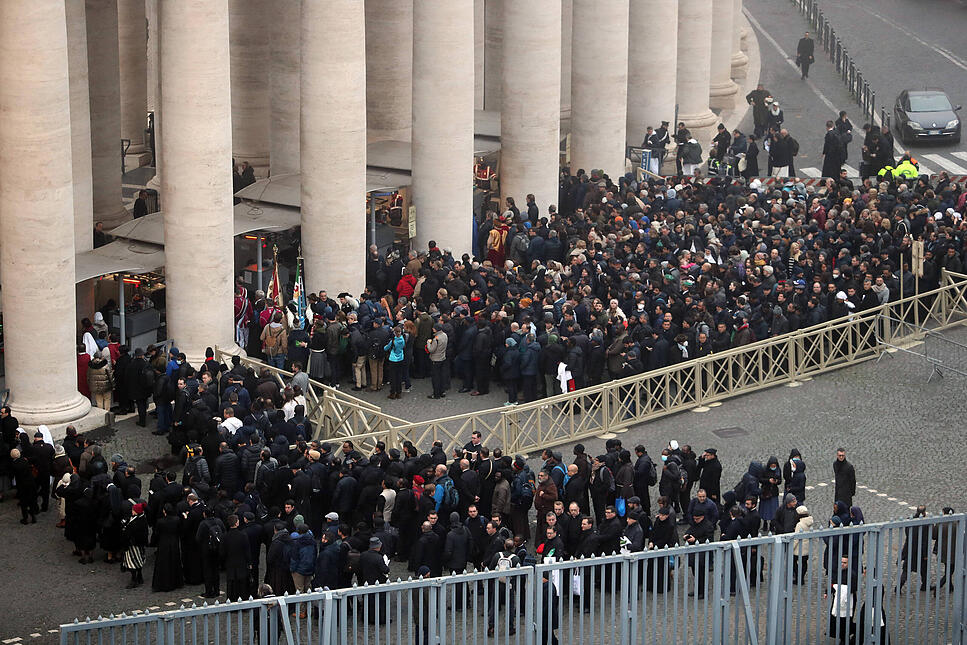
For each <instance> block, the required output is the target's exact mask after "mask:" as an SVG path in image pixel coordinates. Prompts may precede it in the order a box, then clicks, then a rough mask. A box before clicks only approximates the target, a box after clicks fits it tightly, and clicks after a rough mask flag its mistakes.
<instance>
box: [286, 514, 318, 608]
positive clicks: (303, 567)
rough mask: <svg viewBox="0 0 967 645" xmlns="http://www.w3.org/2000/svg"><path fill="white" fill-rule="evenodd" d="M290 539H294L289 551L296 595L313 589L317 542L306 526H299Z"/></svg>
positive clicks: (290, 569)
mask: <svg viewBox="0 0 967 645" xmlns="http://www.w3.org/2000/svg"><path fill="white" fill-rule="evenodd" d="M289 537H290V538H291V539H292V547H291V548H290V550H289V554H290V555H289V571H290V572H291V573H292V583H293V585H294V586H295V590H296V593H303V592H307V591H309V590H310V589H311V587H312V576H313V575H314V574H315V572H316V541H315V539H314V538H313V536H312V531H310V530H309V527H308V526H307V525H305V524H299V525H297V526H296V527H295V531H294V532H293V533H292V534H291V535H290V536H289ZM303 612H304V610H303ZM304 617H305V615H304V613H303V618H304Z"/></svg>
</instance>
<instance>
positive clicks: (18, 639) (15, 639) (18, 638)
mask: <svg viewBox="0 0 967 645" xmlns="http://www.w3.org/2000/svg"><path fill="white" fill-rule="evenodd" d="M22 640H23V639H22V638H20V637H19V636H17V637H15V638H8V639H6V640H5V641H3V644H4V645H10V643H16V642H18V641H22Z"/></svg>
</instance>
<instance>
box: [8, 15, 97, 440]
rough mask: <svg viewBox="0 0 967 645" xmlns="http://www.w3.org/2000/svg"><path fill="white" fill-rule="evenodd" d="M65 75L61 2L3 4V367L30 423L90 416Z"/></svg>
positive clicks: (17, 410) (18, 412)
mask: <svg viewBox="0 0 967 645" xmlns="http://www.w3.org/2000/svg"><path fill="white" fill-rule="evenodd" d="M115 50H116V48H115ZM68 69H69V64H68V45H67V16H66V9H65V5H64V0H4V2H2V3H0V113H2V114H3V118H2V119H0V265H2V269H0V271H2V274H3V299H4V307H3V325H4V338H5V345H4V355H5V361H4V363H5V365H6V385H7V387H8V388H10V396H11V398H10V405H11V407H12V408H13V413H14V415H15V416H16V417H17V418H18V419H20V422H21V423H22V424H24V425H28V424H30V425H34V424H41V423H45V424H56V423H66V422H69V421H74V420H76V419H79V418H81V417H82V416H84V415H85V414H86V413H87V412H88V411H89V410H90V409H91V403H90V401H89V400H88V399H87V398H85V397H84V396H82V395H81V394H80V393H79V392H78V391H77V368H76V364H77V363H76V359H75V356H76V354H77V352H76V338H77V337H76V331H75V327H74V325H75V323H74V227H73V224H72V220H73V218H74V205H73V203H74V188H73V176H72V169H71V156H72V147H71V146H70V145H65V142H68V141H70V138H71V132H70V127H71V124H70V119H68V118H65V116H66V115H68V114H70V107H71V105H70V104H71V91H70V90H71V88H70V79H69V77H68ZM38 323H39V325H40V327H38ZM41 330H42V333H43V338H42V342H38V340H39V339H38V332H40V331H41ZM40 366H42V367H40ZM39 367H40V368H39Z"/></svg>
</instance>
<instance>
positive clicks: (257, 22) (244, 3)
mask: <svg viewBox="0 0 967 645" xmlns="http://www.w3.org/2000/svg"><path fill="white" fill-rule="evenodd" d="M164 2H165V0H162V4H163V3H164ZM228 6H229V25H230V38H231V66H232V69H231V82H232V89H231V92H232V156H233V157H235V163H238V164H240V163H242V162H243V161H247V162H248V163H249V165H251V166H252V167H253V168H255V174H256V175H259V176H265V175H266V174H267V172H268V167H269V28H268V26H269V24H270V23H269V20H270V13H269V10H270V9H272V10H273V11H274V10H275V8H274V7H273V6H272V5H270V4H269V3H266V2H260V1H258V0H254V1H253V0H229V3H228Z"/></svg>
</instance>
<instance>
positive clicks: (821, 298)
mask: <svg viewBox="0 0 967 645" xmlns="http://www.w3.org/2000/svg"><path fill="white" fill-rule="evenodd" d="M834 129H835V125H834ZM965 197H967V193H965V192H964V189H963V187H962V186H960V185H958V184H955V183H952V182H950V181H949V179H948V178H946V176H943V175H941V177H940V178H939V180H937V181H934V182H931V180H929V179H928V178H927V177H919V178H917V179H910V180H903V179H900V178H895V177H892V176H890V177H887V178H885V179H884V180H883V181H880V182H876V181H874V180H871V179H866V180H864V181H863V182H862V184H860V185H854V184H853V182H852V180H850V179H847V178H846V177H840V178H838V179H828V180H825V182H824V183H823V184H822V185H819V186H808V187H807V186H805V185H803V184H802V183H801V182H792V181H790V182H787V183H785V184H782V185H777V186H775V187H770V188H767V187H765V186H763V185H761V183H760V182H759V181H758V180H754V181H752V182H751V183H749V184H748V185H746V183H745V182H744V181H743V180H741V179H738V180H731V179H722V180H718V179H713V180H712V181H711V182H709V183H705V182H703V181H700V180H697V179H694V178H691V179H689V178H685V179H682V178H678V179H676V178H669V179H667V180H664V179H658V180H654V179H648V180H646V181H642V182H638V181H636V180H635V179H634V178H633V177H631V176H625V177H620V178H618V179H617V181H616V182H614V181H612V179H611V178H609V177H607V176H606V175H600V174H599V173H596V172H595V173H593V174H592V173H587V172H584V171H583V170H579V171H577V172H576V173H575V174H574V175H571V174H568V173H567V172H566V171H565V172H563V173H562V176H561V189H560V204H561V209H560V212H558V211H557V209H556V208H555V207H554V206H550V207H548V212H547V213H546V214H542V213H541V211H540V208H539V207H538V205H537V204H536V203H535V202H534V201H533V199H532V196H531V197H530V198H529V199H528V201H527V203H526V204H525V205H524V207H523V208H518V207H517V205H516V204H515V202H514V200H513V199H510V198H509V199H508V200H507V201H506V211H505V212H504V213H503V214H500V215H497V214H496V213H493V212H491V213H488V214H487V215H486V216H485V217H483V218H481V220H480V221H479V223H478V225H477V226H476V229H475V230H476V237H475V248H474V249H473V254H472V255H471V254H470V253H466V254H463V255H462V256H461V257H456V256H454V254H453V253H452V252H451V250H450V249H445V248H444V249H440V248H438V247H437V245H436V244H435V243H434V242H430V244H429V245H428V248H427V249H426V250H422V251H421V250H412V251H410V252H409V253H408V254H407V255H404V256H401V255H400V254H399V253H397V252H395V251H390V252H389V253H388V254H386V255H382V254H380V253H379V251H378V250H377V249H375V248H371V249H370V251H369V256H368V260H367V271H366V279H367V284H368V285H369V286H368V287H367V288H366V290H365V292H364V293H362V294H359V295H358V297H357V296H356V295H352V294H349V293H346V292H342V293H339V295H338V296H337V297H336V298H332V297H330V296H329V294H328V293H327V292H325V291H323V292H319V293H313V294H310V297H309V303H308V311H307V314H306V316H305V322H304V324H300V319H299V317H298V316H297V315H296V314H297V312H296V306H295V303H290V305H289V306H288V307H285V308H280V307H279V306H278V305H276V304H275V303H274V302H273V301H271V300H267V299H266V298H265V297H264V294H262V293H261V292H256V293H255V294H254V296H253V297H251V298H250V297H249V293H248V292H247V291H246V290H245V288H244V287H241V286H240V287H239V290H238V294H237V297H236V313H237V317H236V320H237V322H238V323H239V339H240V342H242V343H243V344H244V345H245V347H246V350H247V351H248V353H249V354H250V355H254V356H259V357H264V358H265V359H266V361H267V362H270V363H272V364H274V365H277V366H286V367H290V366H298V369H300V370H303V371H307V372H308V373H309V375H310V376H311V377H312V378H314V379H317V380H320V381H323V382H325V383H327V384H330V385H332V386H335V387H339V386H346V385H351V386H352V388H353V389H354V390H356V391H358V390H362V389H364V388H368V389H369V390H381V389H383V387H384V385H385V384H387V383H388V384H389V385H390V387H389V392H388V397H389V398H394V399H395V398H399V397H400V396H402V395H405V394H406V393H407V392H409V391H410V387H411V384H412V379H418V378H425V377H429V378H431V379H432V382H433V391H432V393H431V394H430V396H431V398H434V399H439V398H442V397H445V396H447V395H453V393H454V392H457V393H462V394H469V395H479V394H486V393H488V392H489V391H490V388H491V386H492V384H495V383H500V384H501V386H502V387H503V389H504V390H505V391H506V392H507V404H508V405H514V404H515V403H517V402H518V401H524V402H528V401H533V400H535V399H536V398H539V397H546V396H552V395H554V394H559V393H561V392H564V391H569V390H573V389H580V388H582V387H585V386H590V385H596V384H598V383H601V382H603V381H606V380H609V379H615V378H620V377H625V376H629V375H633V374H638V373H642V372H646V371H649V370H656V369H660V368H663V367H666V366H668V365H673V364H675V363H678V362H681V361H686V360H689V359H693V358H697V357H702V356H705V355H708V354H710V353H714V352H721V351H724V350H727V349H730V348H734V347H738V346H742V345H745V344H748V343H751V342H754V341H756V340H761V339H765V338H769V337H772V336H776V335H780V334H784V333H787V332H791V331H795V330H798V329H801V328H805V327H809V326H812V325H816V324H819V323H824V322H826V321H828V320H831V319H835V318H839V317H842V316H847V315H850V314H852V313H857V312H861V311H864V310H867V309H870V308H875V307H877V306H879V305H881V304H884V303H886V302H890V301H895V300H898V299H899V298H900V297H901V296H904V295H905V296H910V295H913V294H914V293H915V292H917V291H918V290H919V291H921V292H922V291H926V290H930V289H934V288H936V287H938V286H939V281H940V274H941V270H942V269H949V270H952V271H958V272H959V271H962V270H963V263H964V240H965V235H964V231H965V224H964V221H963V217H962V215H961V214H962V213H963V212H964V207H965ZM916 240H922V241H923V242H924V262H923V273H922V275H921V277H920V278H919V279H917V278H915V277H914V273H913V271H912V270H911V267H912V266H914V265H913V258H912V249H913V242H914V241H916ZM266 329H268V330H269V331H268V332H266ZM565 370H566V372H567V373H568V374H569V375H570V378H568V379H563V378H561V374H562V373H563V372H564V371H565Z"/></svg>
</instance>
